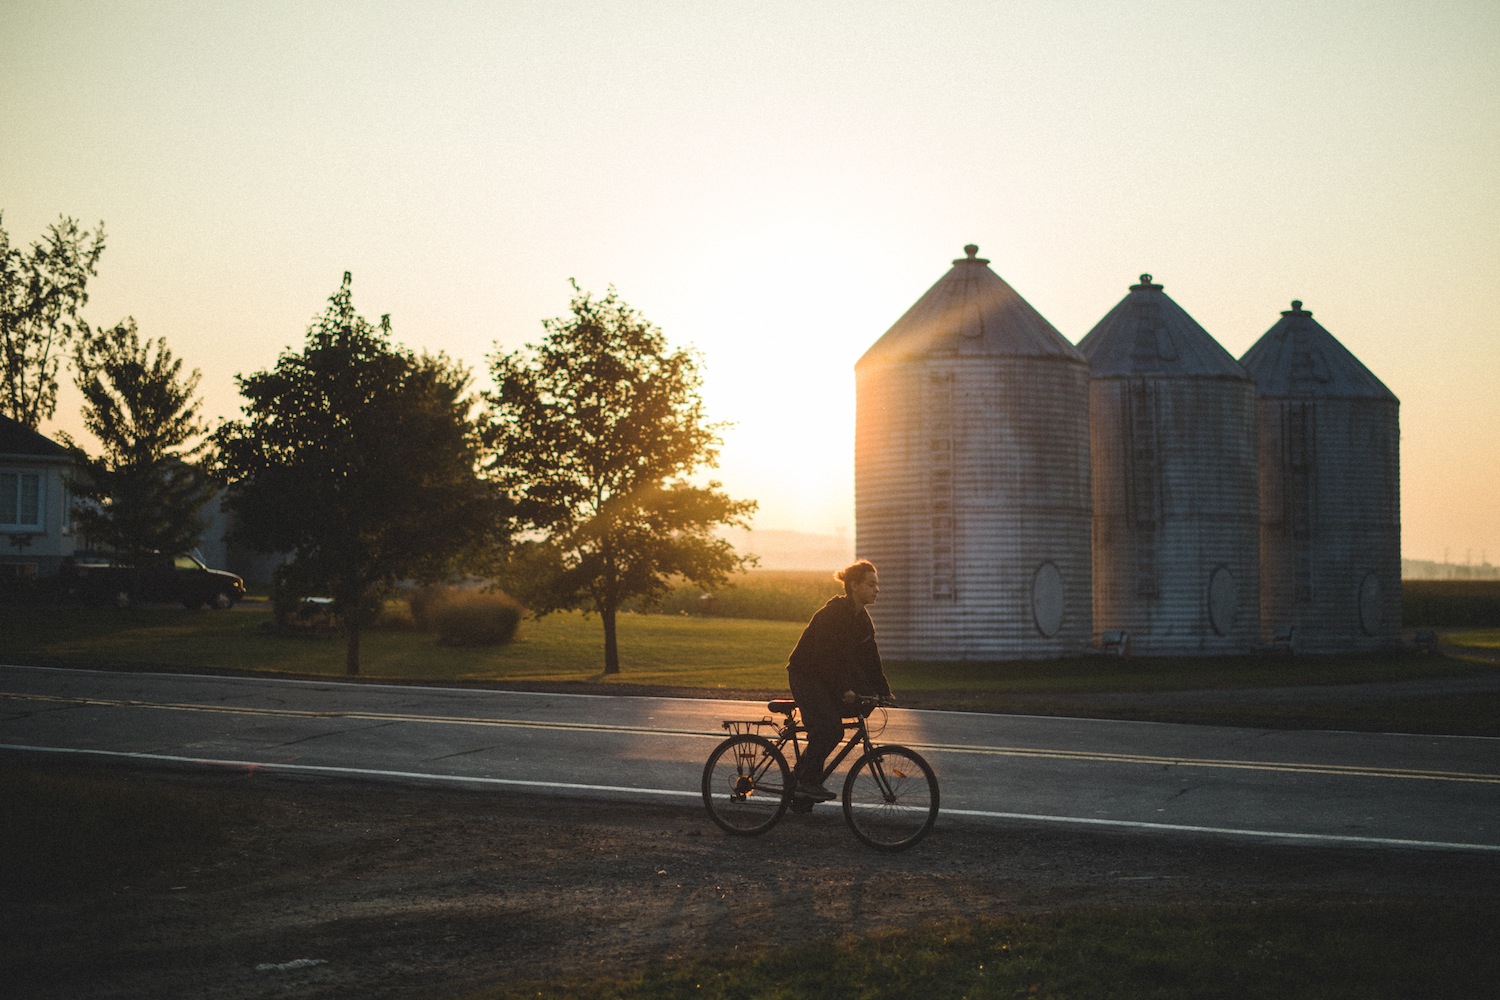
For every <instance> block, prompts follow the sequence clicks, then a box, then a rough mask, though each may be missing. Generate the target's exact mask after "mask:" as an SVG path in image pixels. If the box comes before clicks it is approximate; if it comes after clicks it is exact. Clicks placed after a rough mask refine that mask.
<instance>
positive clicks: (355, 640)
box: [344, 611, 359, 677]
mask: <svg viewBox="0 0 1500 1000" xmlns="http://www.w3.org/2000/svg"><path fill="white" fill-rule="evenodd" d="M344 631H345V632H346V634H347V635H348V637H349V638H348V641H347V642H346V643H345V644H344V673H346V674H348V675H349V676H350V677H355V676H357V675H358V674H359V613H358V612H357V611H356V612H355V613H354V614H352V615H348V616H347V617H345V619H344Z"/></svg>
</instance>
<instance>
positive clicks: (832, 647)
mask: <svg viewBox="0 0 1500 1000" xmlns="http://www.w3.org/2000/svg"><path fill="white" fill-rule="evenodd" d="M787 670H789V671H792V672H793V673H795V674H797V675H798V676H799V677H804V678H816V679H817V681H818V682H819V683H821V684H823V685H825V687H826V689H827V690H829V691H832V692H834V693H836V694H842V693H843V692H845V691H855V692H858V693H859V694H878V695H882V696H884V697H887V698H889V697H890V695H891V685H890V682H889V681H888V680H886V677H885V669H884V668H883V667H882V666H881V664H880V648H879V647H878V646H876V645H875V623H874V622H872V621H870V614H869V612H867V611H866V610H865V609H864V608H862V607H860V606H859V605H858V604H856V603H855V602H854V599H853V598H852V597H848V596H842V597H835V598H832V599H831V600H829V602H828V603H827V604H825V605H823V607H821V608H820V609H818V613H817V614H815V615H813V616H812V621H810V622H808V623H807V628H805V629H803V630H802V637H801V638H799V639H798V640H797V646H796V648H795V649H793V650H792V655H791V659H790V660H789V661H788V663H787Z"/></svg>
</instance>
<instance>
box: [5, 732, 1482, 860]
mask: <svg viewBox="0 0 1500 1000" xmlns="http://www.w3.org/2000/svg"><path fill="white" fill-rule="evenodd" d="M0 750H18V751H29V752H33V753H56V754H77V755H81V756H97V757H118V758H122V759H126V760H149V761H160V762H163V763H173V764H200V765H208V766H214V767H234V768H242V769H245V770H251V771H287V772H294V773H301V774H334V775H343V776H347V777H363V778H387V779H400V780H403V781H422V782H433V783H438V784H458V785H481V786H499V787H508V788H526V789H548V790H553V791H565V792H594V793H601V792H603V793H609V794H613V795H642V796H650V797H655V798H671V799H701V797H702V796H701V794H700V793H699V792H693V791H686V790H684V789H680V788H637V787H630V786H625V785H592V784H583V783H579V782H566V781H525V780H521V779H514V778H486V777H466V776H463V775H454V774H427V773H424V772H421V771H390V770H382V769H377V768H358V767H330V766H325V765H317V764H278V763H270V764H265V763H260V762H257V761H245V760H215V759H212V758H206V757H181V756H174V755H170V754H152V753H133V752H127V751H121V750H82V749H77V748H74V747H39V746H21V745H14V744H0ZM939 816H940V818H941V817H942V816H961V817H965V818H968V819H989V820H1016V821H1023V822H1029V823H1051V824H1056V825H1059V826H1094V827H1110V828H1113V829H1123V830H1149V831H1154V832H1159V833H1198V834H1215V835H1219V836H1228V837H1245V838H1252V839H1259V840H1280V841H1295V842H1297V843H1303V844H1326V845H1338V846H1363V847H1398V848H1415V849H1423V850H1443V851H1487V852H1500V845H1497V844H1464V843H1449V842H1446V841H1436V840H1403V839H1397V838H1392V837H1356V836H1350V835H1337V834H1321V833H1290V832H1286V831H1277V830H1242V829H1236V828H1232V827H1215V826H1188V825H1182V824H1174V823H1146V822H1137V821H1134V820H1116V819H1098V818H1094V817H1087V816H1043V815H1037V814H1031V813H1007V812H992V811H989V810H985V809H943V810H942V811H941V812H940V814H939Z"/></svg>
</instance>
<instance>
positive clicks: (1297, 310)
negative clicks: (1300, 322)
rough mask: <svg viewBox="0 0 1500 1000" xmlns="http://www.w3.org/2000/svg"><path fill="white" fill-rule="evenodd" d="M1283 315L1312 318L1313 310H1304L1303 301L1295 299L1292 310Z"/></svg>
mask: <svg viewBox="0 0 1500 1000" xmlns="http://www.w3.org/2000/svg"><path fill="white" fill-rule="evenodd" d="M1281 315H1283V316H1311V315H1312V310H1311V309H1303V308H1302V300H1301V299H1293V300H1292V308H1290V309H1287V310H1285V311H1284V312H1282V314H1281Z"/></svg>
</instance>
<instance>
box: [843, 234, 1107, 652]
mask: <svg viewBox="0 0 1500 1000" xmlns="http://www.w3.org/2000/svg"><path fill="white" fill-rule="evenodd" d="M964 250H965V253H966V256H964V257H962V258H960V259H959V260H956V261H954V262H953V268H952V270H950V271H949V272H948V273H947V274H946V275H944V276H943V277H942V278H941V279H940V280H939V281H938V282H937V283H936V284H935V285H933V286H932V288H931V289H929V290H928V291H927V293H926V294H925V295H923V296H922V297H921V298H920V299H918V300H917V302H916V303H915V304H914V305H913V306H912V307H911V308H910V309H909V310H907V312H906V314H905V315H904V316H902V317H901V318H900V319H899V320H897V321H896V323H895V325H894V326H892V327H891V328H890V330H888V331H887V332H886V333H885V335H884V336H882V337H881V338H880V339H879V340H878V341H876V342H875V344H874V345H873V346H871V347H870V349H869V350H868V351H867V352H866V353H865V355H864V356H863V357H862V358H861V359H860V360H859V362H858V363H857V364H856V365H855V381H856V391H857V396H856V399H857V403H856V433H855V450H854V465H855V521H856V545H857V549H858V552H859V554H860V555H861V556H862V557H864V558H868V559H870V560H872V561H873V562H874V563H875V565H876V566H877V567H878V568H879V570H880V577H881V594H880V600H879V602H878V603H877V604H876V605H875V606H874V607H872V608H871V614H872V615H873V616H874V618H875V620H876V624H877V627H878V629H879V635H880V645H881V650H882V652H883V653H884V655H885V656H887V657H888V658H891V659H899V660H962V659H970V660H994V659H1015V658H1029V657H1052V656H1059V655H1066V654H1071V653H1076V652H1078V651H1079V650H1080V649H1082V648H1084V647H1086V646H1087V644H1088V642H1089V639H1090V636H1091V625H1090V591H1089V586H1090V568H1089V457H1088V447H1089V432H1088V365H1087V363H1086V362H1085V361H1084V359H1083V356H1082V355H1080V354H1079V353H1078V351H1077V349H1076V348H1074V347H1073V345H1072V344H1070V343H1068V341H1067V340H1065V339H1064V338H1063V336H1062V335H1061V334H1059V333H1058V332H1057V330H1056V329H1054V328H1053V326H1052V324H1050V323H1048V322H1047V321H1046V320H1045V319H1044V318H1042V316H1041V314H1040V313H1038V312H1037V311H1036V310H1035V309H1033V308H1032V307H1031V306H1030V305H1029V304H1028V303H1027V302H1026V301H1025V300H1024V299H1022V298H1021V297H1020V296H1019V295H1017V294H1016V292H1015V290H1014V289H1012V288H1011V287H1010V286H1009V285H1008V284H1006V283H1005V281H1003V280H1002V279H1001V278H1000V276H999V275H997V274H995V272H994V271H992V270H990V268H989V261H987V260H984V259H982V258H980V257H978V256H976V255H977V253H978V247H976V246H972V245H970V246H967V247H965V248H964Z"/></svg>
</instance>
